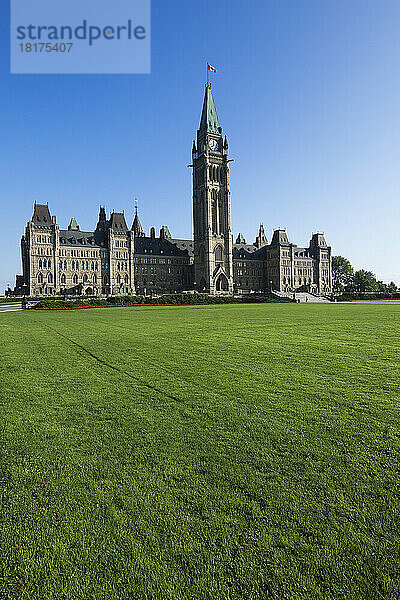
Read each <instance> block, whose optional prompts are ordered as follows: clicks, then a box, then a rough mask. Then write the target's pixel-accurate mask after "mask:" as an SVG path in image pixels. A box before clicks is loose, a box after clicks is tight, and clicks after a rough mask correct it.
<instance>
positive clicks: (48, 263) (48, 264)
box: [47, 259, 51, 269]
mask: <svg viewBox="0 0 400 600" xmlns="http://www.w3.org/2000/svg"><path fill="white" fill-rule="evenodd" d="M47 268H48V269H51V260H50V259H49V260H48V261H47Z"/></svg>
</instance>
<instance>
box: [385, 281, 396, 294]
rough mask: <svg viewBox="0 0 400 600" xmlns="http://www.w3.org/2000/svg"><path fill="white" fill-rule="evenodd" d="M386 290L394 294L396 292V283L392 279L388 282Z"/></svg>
mask: <svg viewBox="0 0 400 600" xmlns="http://www.w3.org/2000/svg"><path fill="white" fill-rule="evenodd" d="M387 290H388V292H389V294H395V293H396V292H397V285H396V284H395V283H394V281H391V282H390V283H389V285H388V286H387Z"/></svg>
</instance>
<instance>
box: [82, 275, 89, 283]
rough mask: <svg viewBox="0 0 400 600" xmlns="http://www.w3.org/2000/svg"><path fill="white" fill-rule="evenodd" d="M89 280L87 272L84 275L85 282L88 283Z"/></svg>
mask: <svg viewBox="0 0 400 600" xmlns="http://www.w3.org/2000/svg"><path fill="white" fill-rule="evenodd" d="M87 282H88V276H87V275H86V273H85V274H84V276H83V283H87Z"/></svg>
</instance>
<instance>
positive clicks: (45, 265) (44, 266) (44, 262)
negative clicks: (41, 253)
mask: <svg viewBox="0 0 400 600" xmlns="http://www.w3.org/2000/svg"><path fill="white" fill-rule="evenodd" d="M46 267H47V260H46V259H44V260H43V268H44V269H46Z"/></svg>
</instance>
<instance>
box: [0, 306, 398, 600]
mask: <svg viewBox="0 0 400 600" xmlns="http://www.w3.org/2000/svg"><path fill="white" fill-rule="evenodd" d="M399 323H400V306H395V305H386V306H382V305H381V306H379V305H354V304H346V305H340V304H336V305H325V304H320V305H317V304H315V305H312V304H308V305H306V304H286V305H285V304H282V305H280V304H268V305H242V306H235V305H225V306H224V305H222V306H201V307H144V308H123V309H119V308H113V309H93V310H85V311H60V312H58V311H44V312H39V311H27V312H21V313H4V314H0V336H1V340H2V350H1V359H0V371H1V374H0V386H1V387H0V402H1V407H2V419H1V435H2V440H1V443H0V489H1V496H0V497H1V511H0V552H1V556H2V561H1V563H2V564H1V568H2V574H1V575H0V598H1V599H3V598H4V599H13V600H14V599H15V600H28V599H29V600H36V599H43V600H47V599H48V600H50V599H52V600H58V599H63V600H80V599H90V600H100V599H101V600H117V599H118V600H120V599H121V600H125V599H126V600H128V599H130V600H136V599H137V600H142V599H143V600H149V599H155V600H158V599H160V600H183V599H185V600H189V599H190V600H203V599H207V600H208V599H210V600H211V599H212V600H235V599H243V600H255V599H267V598H274V599H277V600H283V599H295V600H302V599H304V600H313V599H317V598H318V599H321V600H339V599H340V600H341V599H343V600H349V599H354V600H367V599H372V598H373V599H375V598H376V599H382V598H385V599H393V600H394V599H398V598H399V597H400V584H399V564H400V552H399V522H400V520H399V512H400V511H399V506H400V504H399V446H400V443H399V441H400V438H399V420H400V419H399V404H400V402H399V399H400V391H399V361H400V344H399V334H400V326H399Z"/></svg>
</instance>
